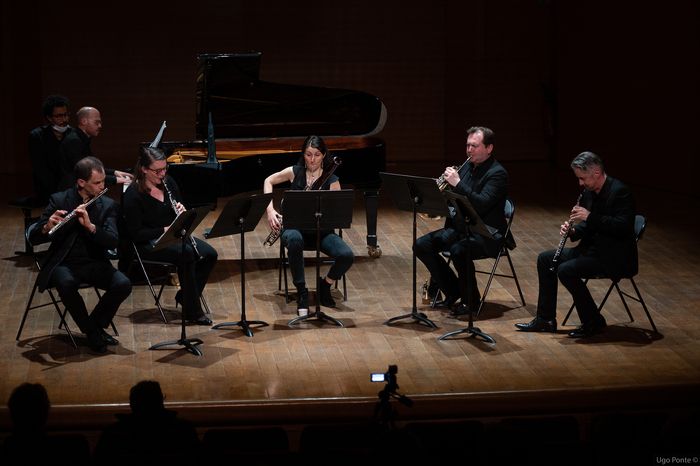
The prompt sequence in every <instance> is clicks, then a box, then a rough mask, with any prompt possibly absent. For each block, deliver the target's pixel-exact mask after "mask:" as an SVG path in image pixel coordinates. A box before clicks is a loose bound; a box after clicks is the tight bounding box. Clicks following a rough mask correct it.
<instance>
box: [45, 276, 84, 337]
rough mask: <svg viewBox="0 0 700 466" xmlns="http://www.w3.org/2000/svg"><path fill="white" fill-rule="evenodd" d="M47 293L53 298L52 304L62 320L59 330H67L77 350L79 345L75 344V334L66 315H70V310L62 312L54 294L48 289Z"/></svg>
mask: <svg viewBox="0 0 700 466" xmlns="http://www.w3.org/2000/svg"><path fill="white" fill-rule="evenodd" d="M46 292H47V293H48V294H49V296H50V297H51V302H52V303H53V306H54V308H55V309H56V312H57V313H58V316H59V317H60V318H61V321H60V322H59V323H58V328H59V329H60V328H64V329H65V330H66V333H68V337H69V338H70V341H71V343H73V346H74V347H75V348H77V347H78V345H77V343H76V342H75V338H73V332H72V331H71V329H70V327H69V326H68V322H66V314H68V309H64V310H63V312H61V308H60V307H59V306H58V300H57V299H56V297H55V296H54V295H53V292H52V291H51V290H50V289H47V290H46Z"/></svg>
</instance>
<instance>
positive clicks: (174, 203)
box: [163, 178, 202, 260]
mask: <svg viewBox="0 0 700 466" xmlns="http://www.w3.org/2000/svg"><path fill="white" fill-rule="evenodd" d="M163 187H164V188H165V192H166V193H167V194H168V199H170V205H171V206H172V208H173V211H174V212H175V215H180V210H179V209H178V208H177V201H176V200H175V198H174V197H173V193H172V192H171V191H170V188H168V185H167V184H166V183H165V178H163ZM190 242H191V243H192V249H194V253H195V254H197V260H202V255H201V254H200V253H199V250H198V249H197V242H196V241H195V240H194V238H193V237H192V236H190Z"/></svg>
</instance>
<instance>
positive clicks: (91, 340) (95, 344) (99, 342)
mask: <svg viewBox="0 0 700 466" xmlns="http://www.w3.org/2000/svg"><path fill="white" fill-rule="evenodd" d="M87 342H88V347H89V348H90V349H91V350H92V351H93V352H95V353H99V354H102V353H106V352H107V344H106V343H105V341H104V339H103V338H102V335H101V334H100V332H99V331H97V332H90V333H88V334H87Z"/></svg>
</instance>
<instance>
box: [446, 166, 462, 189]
mask: <svg viewBox="0 0 700 466" xmlns="http://www.w3.org/2000/svg"><path fill="white" fill-rule="evenodd" d="M443 176H444V177H445V181H447V184H449V185H450V186H452V187H455V186H457V184H459V181H460V177H459V172H458V171H457V170H455V168H454V167H447V168H446V169H445V173H443Z"/></svg>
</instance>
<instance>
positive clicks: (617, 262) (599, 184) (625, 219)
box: [515, 152, 638, 338]
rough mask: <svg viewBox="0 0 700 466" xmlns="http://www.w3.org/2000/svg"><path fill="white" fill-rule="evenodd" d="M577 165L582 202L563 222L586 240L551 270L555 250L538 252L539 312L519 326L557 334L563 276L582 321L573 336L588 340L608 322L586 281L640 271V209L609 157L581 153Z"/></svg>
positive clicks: (564, 229) (571, 235) (577, 237)
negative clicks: (609, 167) (611, 171)
mask: <svg viewBox="0 0 700 466" xmlns="http://www.w3.org/2000/svg"><path fill="white" fill-rule="evenodd" d="M571 168H572V169H573V171H574V175H576V178H578V182H579V185H580V186H581V187H583V188H584V191H583V193H582V195H581V200H580V202H579V204H578V205H576V206H575V207H574V208H573V209H572V210H571V216H570V217H569V221H568V222H564V224H563V225H562V226H561V231H560V234H562V235H564V234H566V232H567V230H569V228H570V231H569V239H571V241H578V240H580V243H579V244H578V245H576V247H573V248H564V249H563V250H562V252H561V255H560V257H559V261H558V264H556V265H555V269H554V270H553V271H552V270H550V269H551V268H552V265H553V258H554V255H555V250H551V251H545V252H543V253H541V254H540V255H539V256H538V258H537V273H538V276H539V298H538V301H537V316H536V317H535V318H534V319H533V320H532V321H531V322H529V323H518V324H515V326H516V327H517V328H518V329H519V330H521V331H525V332H556V330H557V321H556V308H557V286H558V284H557V278H558V279H559V281H561V283H562V285H564V287H566V289H567V290H569V293H571V296H572V297H573V299H574V305H575V306H576V310H577V312H578V316H579V319H580V322H581V326H579V327H578V328H577V329H575V330H572V331H571V332H569V336H570V337H573V338H585V337H590V336H591V335H594V334H596V333H598V332H600V331H601V330H603V329H604V328H605V326H606V323H605V318H604V317H603V316H602V315H600V313H599V312H598V306H596V304H595V302H594V301H593V298H592V297H591V293H590V291H589V290H588V288H587V287H586V284H585V283H584V281H583V280H584V279H585V278H592V277H595V276H607V277H616V276H628V275H634V274H636V273H637V264H638V263H637V243H636V241H635V236H634V217H635V214H636V210H635V203H634V197H633V196H632V192H631V191H630V189H629V188H628V187H627V186H625V185H624V184H623V183H622V182H621V181H620V180H617V179H615V178H613V177H611V176H608V175H607V174H606V173H605V168H604V166H603V161H602V160H601V159H600V157H598V156H597V155H596V154H594V153H593V152H582V153H580V154H579V155H577V156H576V157H575V158H574V160H573V161H572V162H571Z"/></svg>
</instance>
